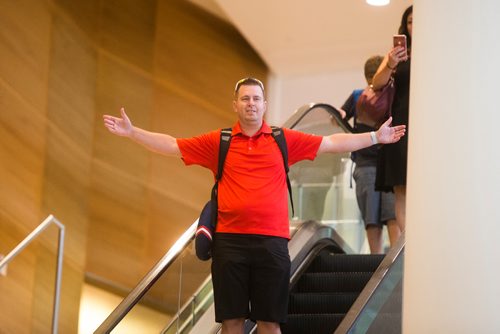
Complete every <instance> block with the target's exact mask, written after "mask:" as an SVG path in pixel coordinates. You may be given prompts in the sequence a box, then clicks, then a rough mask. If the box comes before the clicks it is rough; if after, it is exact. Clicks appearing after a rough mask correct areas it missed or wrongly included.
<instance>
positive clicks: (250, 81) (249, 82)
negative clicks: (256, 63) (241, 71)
mask: <svg viewBox="0 0 500 334" xmlns="http://www.w3.org/2000/svg"><path fill="white" fill-rule="evenodd" d="M241 86H259V87H260V89H262V94H263V95H265V90H264V84H263V83H262V81H260V80H259V79H256V78H251V77H248V78H243V79H241V80H238V82H237V83H236V86H234V96H235V97H236V96H238V92H239V90H240V87H241Z"/></svg>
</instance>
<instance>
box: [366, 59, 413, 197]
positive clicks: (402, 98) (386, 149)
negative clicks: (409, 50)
mask: <svg viewBox="0 0 500 334" xmlns="http://www.w3.org/2000/svg"><path fill="white" fill-rule="evenodd" d="M394 86H395V88H396V89H395V93H394V101H393V103H392V125H400V124H405V125H406V134H405V135H404V136H403V137H402V138H401V140H399V141H398V142H397V143H394V144H388V145H383V146H382V148H381V150H380V153H379V156H378V162H377V180H376V182H375V186H376V189H377V190H379V191H393V187H394V186H400V185H406V167H407V164H406V163H407V157H408V130H409V129H408V107H409V102H410V59H408V60H407V61H405V62H401V63H399V64H398V67H397V69H396V72H395V73H394Z"/></svg>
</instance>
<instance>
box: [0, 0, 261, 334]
mask: <svg viewBox="0 0 500 334" xmlns="http://www.w3.org/2000/svg"><path fill="white" fill-rule="evenodd" d="M0 32H1V33H0V175H2V177H1V178H0V180H1V181H0V253H1V254H5V253H8V252H9V251H10V250H12V249H13V248H14V247H15V246H16V245H17V244H18V243H19V242H20V241H21V240H22V239H24V237H26V235H28V234H29V233H30V232H31V231H32V230H33V229H34V228H35V227H36V226H37V225H38V224H39V223H40V222H41V221H42V220H43V219H44V218H45V217H46V216H47V215H48V214H50V213H52V214H54V215H55V216H56V217H57V218H58V219H59V220H61V222H62V223H63V224H65V226H66V244H65V256H64V269H63V286H62V289H63V291H62V300H61V315H60V323H59V331H60V332H61V333H76V332H77V325H78V310H79V298H80V292H81V287H82V283H83V280H84V277H85V273H91V274H92V275H94V277H99V278H102V279H103V281H106V282H107V283H108V284H111V285H116V286H118V287H122V288H124V289H125V290H126V289H131V288H132V287H133V286H134V285H135V284H136V283H137V282H138V280H140V279H141V278H142V277H143V275H144V274H145V273H146V272H147V271H148V270H149V269H150V268H151V266H152V265H153V264H155V263H156V261H157V260H158V259H160V258H161V257H162V256H163V255H164V253H165V252H166V251H167V250H168V249H169V248H170V246H171V245H172V244H173V243H174V241H175V240H176V239H177V238H178V237H179V236H180V235H181V233H182V232H183V231H184V230H185V229H186V228H187V227H188V226H189V225H190V224H191V223H192V222H193V221H194V220H195V219H196V217H197V215H198V213H199V211H200V208H201V207H202V205H203V204H204V202H205V201H206V200H207V199H208V197H209V192H210V188H211V185H212V175H211V173H210V172H208V171H207V170H204V169H202V168H200V167H185V166H184V164H183V163H182V161H181V160H180V159H175V158H168V157H162V156H157V155H154V154H151V153H149V152H147V151H146V150H144V149H143V148H142V147H140V146H138V145H136V144H134V143H132V142H131V141H129V140H127V139H124V138H118V137H115V136H113V135H111V134H109V133H108V132H107V131H106V130H105V129H104V127H103V125H102V114H104V113H112V114H117V113H118V111H119V108H120V107H121V106H124V107H125V108H126V110H127V113H128V114H129V116H130V117H131V119H132V120H133V122H134V124H136V125H138V126H140V127H144V128H146V129H150V130H153V131H160V132H167V133H170V134H172V135H174V136H179V137H185V136H192V135H196V134H199V133H202V132H205V131H209V130H212V129H216V128H221V127H226V126H231V125H232V124H233V123H234V121H235V120H236V117H235V114H234V113H233V112H232V109H231V99H232V89H233V87H234V83H235V82H236V81H237V80H238V79H240V78H241V77H245V76H250V75H252V76H257V77H259V78H263V79H265V77H266V76H267V68H266V66H265V65H264V64H263V63H262V61H261V60H260V59H259V57H258V56H257V54H256V53H255V52H254V51H253V50H252V49H251V47H250V46H249V45H248V44H247V43H246V42H245V41H244V39H243V38H242V37H241V36H240V35H239V33H238V32H237V31H236V30H235V29H234V28H233V27H231V26H229V24H227V23H226V22H222V21H220V20H219V19H217V18H215V17H212V16H210V15H208V14H206V13H205V12H203V11H201V10H199V9H198V8H196V7H194V6H193V5H191V4H189V3H187V2H186V1H183V0H158V1H157V0H147V1H146V0H141V1H139V0H125V1H122V0H114V1H100V0H74V1H65V0H46V1H43V0H42V1H41V0H16V1H3V0H0ZM56 241H57V230H56V229H55V227H51V228H50V229H49V230H48V231H47V232H46V233H44V234H43V236H42V237H41V238H40V239H39V240H37V242H35V243H34V244H32V245H30V246H29V247H28V248H26V250H25V251H24V252H23V253H21V255H19V256H18V257H17V258H16V259H14V261H13V262H12V263H11V264H10V265H9V268H8V275H7V277H0V324H1V329H2V331H5V332H6V333H10V332H12V333H32V332H33V333H35V332H40V333H41V332H48V331H50V325H51V324H50V322H51V307H52V294H53V290H54V287H53V280H54V270H55V254H56V246H55V245H56ZM183 270H184V277H185V278H187V279H188V280H189V281H193V282H195V281H197V280H198V279H199V278H198V277H195V276H196V273H197V271H198V270H201V271H203V272H206V271H207V270H208V266H207V264H206V263H203V264H200V263H199V262H196V261H193V260H190V259H186V260H185V263H184V265H183ZM173 271H178V269H175V268H173ZM172 277H176V276H172ZM165 281H166V283H165V284H166V285H164V286H163V288H156V289H154V290H153V291H152V292H151V294H150V296H148V298H150V299H152V300H153V301H154V300H155V298H156V299H157V302H159V303H160V305H159V307H160V308H161V309H163V310H166V311H173V310H174V309H175V307H176V305H177V298H176V293H175V288H174V287H170V286H169V284H177V279H175V278H170V279H166V280H165ZM169 282H171V283H169ZM195 287H196V284H194V283H193V284H189V283H187V284H186V285H185V290H184V289H183V295H189V293H190V290H193V289H194V288H195Z"/></svg>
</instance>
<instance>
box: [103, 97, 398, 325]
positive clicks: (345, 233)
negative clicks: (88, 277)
mask: <svg viewBox="0 0 500 334" xmlns="http://www.w3.org/2000/svg"><path fill="white" fill-rule="evenodd" d="M284 127H288V128H293V129H297V130H300V131H304V132H308V133H314V134H317V135H327V134H332V133H341V132H350V131H352V128H350V126H349V124H347V123H345V122H343V121H342V120H341V118H340V115H339V113H338V111H337V110H336V109H335V108H333V107H331V106H329V105H326V104H309V105H306V106H303V107H302V108H300V109H298V110H297V111H296V112H295V113H294V114H293V115H292V117H291V118H290V119H289V120H288V121H287V122H286V123H285V124H284ZM349 164H350V159H349V154H328V155H321V156H319V157H318V158H317V159H316V160H315V161H314V162H311V161H303V162H299V163H297V164H295V165H293V166H292V167H291V169H290V173H289V176H290V180H291V182H292V188H293V196H294V203H295V216H293V217H290V227H291V235H292V239H291V240H290V242H289V251H290V258H291V260H292V266H291V272H292V276H291V280H290V303H289V320H288V322H287V324H285V325H283V327H282V332H283V333H315V334H321V333H333V332H334V331H335V333H339V334H340V333H388V334H392V333H394V334H396V333H400V332H401V326H400V324H401V320H400V318H401V294H400V291H401V275H402V266H400V270H399V271H398V270H395V272H396V275H395V276H394V275H393V276H394V277H392V278H391V277H390V276H391V275H389V274H390V273H391V272H394V270H392V269H393V267H395V266H394V263H397V259H399V261H400V262H401V261H402V260H401V259H402V254H403V252H402V249H403V246H404V241H403V240H404V238H402V241H401V242H402V243H401V245H400V246H399V247H394V249H392V250H391V251H390V252H389V253H388V255H387V256H386V257H383V256H376V255H375V256H372V255H366V254H365V255H361V254H359V253H363V252H366V243H364V242H363V240H364V235H365V232H364V225H363V223H362V221H361V220H360V217H359V212H358V209H357V203H356V199H355V196H354V191H353V189H352V188H351V187H350V185H349V183H350V168H349ZM196 224H197V222H194V223H193V224H192V225H191V227H190V228H189V229H188V230H186V232H185V233H184V234H183V235H182V236H181V238H179V240H178V241H177V242H176V243H175V244H174V246H172V248H171V249H170V250H169V251H168V252H167V254H166V255H165V256H164V257H163V258H162V259H160V261H159V262H158V263H157V264H156V265H155V266H154V267H153V268H152V269H151V271H150V272H149V273H148V274H147V275H146V276H145V277H144V278H143V280H142V281H141V282H139V284H138V285H137V286H136V287H135V288H134V289H133V290H132V291H131V293H130V294H129V295H128V296H127V297H125V299H124V300H123V301H122V303H120V305H118V307H117V308H116V309H115V310H114V311H113V312H112V313H111V314H110V315H109V316H108V318H107V319H106V320H105V321H104V322H103V323H102V324H101V326H99V328H98V329H97V330H96V331H95V333H110V332H116V333H119V332H120V327H122V328H123V327H127V322H128V321H130V320H129V319H131V318H132V315H133V314H134V312H135V313H138V312H136V311H135V305H139V304H140V305H146V306H148V307H151V308H154V309H155V310H157V311H159V312H162V313H165V314H168V313H170V314H171V313H175V314H174V316H173V318H172V319H171V321H170V323H169V324H168V325H167V326H165V324H164V325H163V326H161V328H158V329H154V330H152V331H151V333H168V334H170V333H218V332H219V331H220V325H219V324H217V323H215V322H214V310H213V295H212V289H211V280H210V275H209V274H208V271H207V270H209V268H208V266H206V263H201V262H200V261H198V260H197V259H196V258H195V256H194V253H193V242H192V240H193V239H194V232H195V230H196ZM363 245H364V246H363ZM363 247H365V250H363ZM200 268H202V270H201V272H200ZM398 272H399V274H398ZM207 275H208V277H207ZM398 275H399V276H398ZM388 277H389V278H388ZM387 282H388V283H387ZM196 287H198V288H196ZM398 289H399V290H398ZM391 301H392V303H391ZM132 321H134V320H132ZM387 323H389V325H388V324H387ZM375 326H378V327H377V328H384V331H378V330H377V331H370V328H376V327H375ZM391 326H392V328H393V331H391V329H390V327H391ZM372 330H373V329H372ZM386 330H387V331H386ZM245 333H256V330H255V324H254V323H252V322H251V321H247V323H246V324H245Z"/></svg>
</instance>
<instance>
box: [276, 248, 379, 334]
mask: <svg viewBox="0 0 500 334" xmlns="http://www.w3.org/2000/svg"><path fill="white" fill-rule="evenodd" d="M383 258H384V256H383V255H368V254H349V255H347V254H337V253H335V252H334V250H333V249H331V248H329V247H327V248H324V249H322V250H321V251H320V253H319V254H318V255H317V256H316V257H315V258H314V260H313V261H312V262H311V264H310V265H309V266H308V268H307V269H306V270H305V272H304V273H303V274H302V275H300V278H299V279H298V281H297V283H296V284H295V285H294V286H293V287H292V289H291V291H290V300H289V312H288V313H289V315H288V321H287V323H286V324H285V325H283V326H282V333H283V334H299V333H308V332H309V333H317V334H320V333H333V331H334V330H335V329H336V328H337V327H338V326H339V325H340V323H341V321H342V320H343V319H344V317H345V315H346V314H347V312H348V311H349V309H350V308H351V306H352V305H353V304H354V301H355V300H356V299H357V298H358V297H359V294H360V293H361V291H362V290H363V288H364V287H365V286H366V284H367V283H368V281H369V280H370V278H371V277H372V275H373V273H374V272H375V270H376V269H377V268H378V266H379V265H380V263H381V262H382V259H383Z"/></svg>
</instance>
